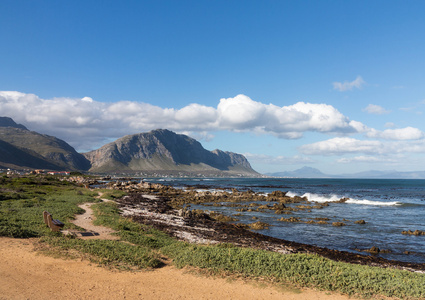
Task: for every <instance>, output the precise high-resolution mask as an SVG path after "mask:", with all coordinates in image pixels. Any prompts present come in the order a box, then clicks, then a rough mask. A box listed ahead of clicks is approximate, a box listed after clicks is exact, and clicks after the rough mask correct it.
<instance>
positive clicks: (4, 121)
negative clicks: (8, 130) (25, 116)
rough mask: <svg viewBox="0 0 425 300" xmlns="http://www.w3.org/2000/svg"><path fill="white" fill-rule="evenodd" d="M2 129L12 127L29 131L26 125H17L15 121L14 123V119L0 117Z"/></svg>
mask: <svg viewBox="0 0 425 300" xmlns="http://www.w3.org/2000/svg"><path fill="white" fill-rule="evenodd" d="M0 127H12V128H19V129H24V130H28V129H27V128H26V127H25V126H24V125H22V124H16V123H15V121H13V120H12V118H9V117H0Z"/></svg>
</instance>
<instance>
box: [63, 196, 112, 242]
mask: <svg viewBox="0 0 425 300" xmlns="http://www.w3.org/2000/svg"><path fill="white" fill-rule="evenodd" d="M102 200H103V199H102ZM103 201H107V200H103ZM93 204H94V203H84V204H80V205H78V207H80V208H82V209H84V210H85V213H83V214H81V215H76V216H75V220H73V221H71V222H72V223H74V224H75V225H77V226H79V227H81V228H84V229H85V230H87V231H86V232H79V231H72V232H73V233H74V234H76V235H77V236H78V237H79V238H82V239H105V240H117V239H119V237H118V236H115V235H111V233H114V232H115V231H114V230H113V229H111V228H107V227H104V226H95V225H93V220H94V217H93V210H92V209H91V206H92V205H93Z"/></svg>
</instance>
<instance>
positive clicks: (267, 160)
mask: <svg viewBox="0 0 425 300" xmlns="http://www.w3.org/2000/svg"><path fill="white" fill-rule="evenodd" d="M244 156H245V157H246V158H247V159H248V160H249V161H250V162H251V163H254V164H266V165H297V164H311V163H314V162H315V161H314V160H313V159H311V158H310V157H306V156H301V155H295V156H292V157H289V156H270V155H265V154H252V153H244Z"/></svg>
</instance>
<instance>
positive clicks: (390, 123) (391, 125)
mask: <svg viewBox="0 0 425 300" xmlns="http://www.w3.org/2000/svg"><path fill="white" fill-rule="evenodd" d="M384 126H385V127H386V128H394V127H395V124H394V123H393V122H387V123H385V125H384Z"/></svg>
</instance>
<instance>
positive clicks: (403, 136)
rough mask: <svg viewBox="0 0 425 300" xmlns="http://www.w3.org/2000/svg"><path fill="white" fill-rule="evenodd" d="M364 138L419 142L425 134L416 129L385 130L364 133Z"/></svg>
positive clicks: (372, 130)
mask: <svg viewBox="0 0 425 300" xmlns="http://www.w3.org/2000/svg"><path fill="white" fill-rule="evenodd" d="M366 136H367V137H369V138H378V139H384V140H397V141H403V140H420V139H423V138H424V136H425V134H424V133H423V132H422V131H421V130H419V129H418V128H413V127H406V128H399V129H386V130H384V131H379V130H375V129H370V130H369V132H367V133H366Z"/></svg>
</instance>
